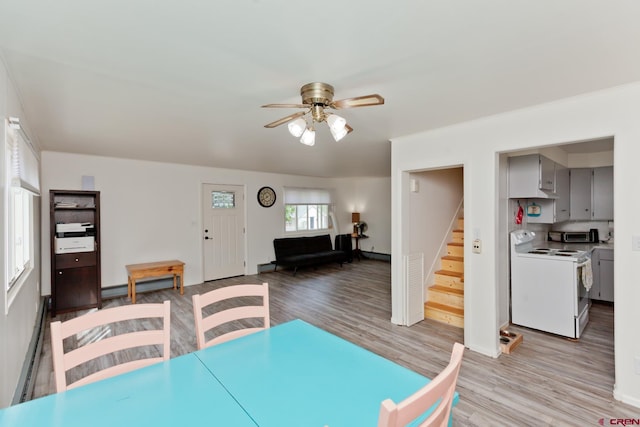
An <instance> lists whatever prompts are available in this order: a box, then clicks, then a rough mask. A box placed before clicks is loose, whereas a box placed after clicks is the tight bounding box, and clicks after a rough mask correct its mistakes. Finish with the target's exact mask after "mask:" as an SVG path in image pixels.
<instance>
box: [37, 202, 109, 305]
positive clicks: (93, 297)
mask: <svg viewBox="0 0 640 427" xmlns="http://www.w3.org/2000/svg"><path fill="white" fill-rule="evenodd" d="M49 206H50V228H51V230H50V237H51V315H52V316H55V315H56V314H58V313H64V312H69V311H77V310H85V309H89V308H101V307H102V297H101V282H100V277H101V274H100V192H99V191H79V190H50V191H49ZM72 223H80V224H85V223H89V224H92V225H93V230H91V231H87V232H86V233H84V235H82V233H81V232H64V233H62V232H57V230H56V225H58V224H72ZM70 234H71V235H73V237H69V235H70ZM56 238H59V239H61V238H68V239H73V238H84V239H86V238H93V242H94V243H93V248H91V249H92V250H87V249H86V248H83V249H79V250H78V251H73V250H57V245H56Z"/></svg>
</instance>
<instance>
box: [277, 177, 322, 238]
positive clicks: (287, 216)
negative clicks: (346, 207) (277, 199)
mask: <svg viewBox="0 0 640 427" xmlns="http://www.w3.org/2000/svg"><path fill="white" fill-rule="evenodd" d="M284 206H285V209H284V224H285V231H286V232H292V233H293V232H300V231H319V230H328V229H330V228H332V224H331V215H330V214H331V207H332V205H331V191H330V190H326V189H321V188H299V187H285V189H284Z"/></svg>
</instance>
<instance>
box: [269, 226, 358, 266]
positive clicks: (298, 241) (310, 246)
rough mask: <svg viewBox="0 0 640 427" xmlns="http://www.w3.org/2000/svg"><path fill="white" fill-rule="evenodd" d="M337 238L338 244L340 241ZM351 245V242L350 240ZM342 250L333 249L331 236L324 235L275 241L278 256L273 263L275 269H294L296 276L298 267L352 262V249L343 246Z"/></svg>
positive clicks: (274, 247)
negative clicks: (280, 267)
mask: <svg viewBox="0 0 640 427" xmlns="http://www.w3.org/2000/svg"><path fill="white" fill-rule="evenodd" d="M337 237H338V236H336V242H337V241H338V238H337ZM349 243H351V240H350V239H349ZM342 246H343V247H341V248H340V249H337V250H336V249H333V246H332V245H331V236H330V235H328V234H324V235H321V236H311V237H285V238H281V239H273V249H274V251H275V254H276V260H275V261H273V264H275V269H274V270H277V269H278V266H282V267H293V274H294V276H295V274H296V272H297V271H298V267H305V266H309V265H317V264H325V263H329V262H337V263H339V264H340V266H341V267H342V264H343V263H344V262H346V261H349V260H351V259H352V258H351V248H350V246H351V245H349V247H348V248H347V247H344V246H346V245H342Z"/></svg>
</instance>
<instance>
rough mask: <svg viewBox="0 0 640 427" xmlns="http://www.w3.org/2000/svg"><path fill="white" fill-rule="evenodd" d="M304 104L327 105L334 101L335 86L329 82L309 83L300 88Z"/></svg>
mask: <svg viewBox="0 0 640 427" xmlns="http://www.w3.org/2000/svg"><path fill="white" fill-rule="evenodd" d="M300 95H301V96H302V103H303V104H310V105H315V104H321V105H324V106H327V105H329V104H331V101H333V86H331V85H330V84H327V83H307V84H306V85H304V86H302V88H300Z"/></svg>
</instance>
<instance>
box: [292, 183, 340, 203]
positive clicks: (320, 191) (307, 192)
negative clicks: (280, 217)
mask: <svg viewBox="0 0 640 427" xmlns="http://www.w3.org/2000/svg"><path fill="white" fill-rule="evenodd" d="M284 203H285V204H287V205H312V204H321V205H322V204H326V205H329V204H331V190H327V189H324V188H300V187H285V188H284Z"/></svg>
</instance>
